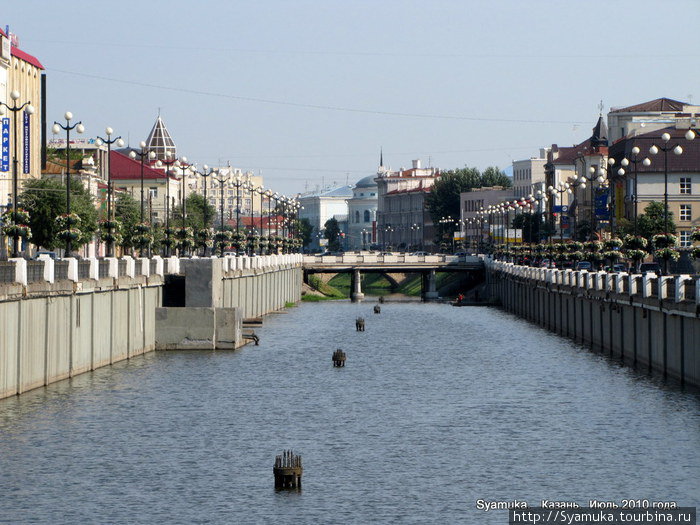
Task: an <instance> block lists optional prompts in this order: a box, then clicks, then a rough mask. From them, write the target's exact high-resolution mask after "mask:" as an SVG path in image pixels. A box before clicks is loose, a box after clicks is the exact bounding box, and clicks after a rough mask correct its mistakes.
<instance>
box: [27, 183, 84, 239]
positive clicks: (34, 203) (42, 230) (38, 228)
mask: <svg viewBox="0 0 700 525" xmlns="http://www.w3.org/2000/svg"><path fill="white" fill-rule="evenodd" d="M18 204H19V206H20V207H21V208H23V209H25V210H27V211H29V216H30V221H29V226H30V227H31V229H32V237H31V239H30V240H31V242H32V243H34V244H35V245H36V246H40V247H43V248H46V249H50V250H53V249H55V248H59V247H63V246H64V244H65V242H64V241H61V240H59V239H58V238H57V237H56V234H57V233H58V232H57V231H56V226H55V221H56V217H58V216H59V215H61V214H64V213H66V211H67V209H66V186H65V184H63V182H61V181H60V180H58V179H55V178H47V179H31V180H27V181H26V182H25V183H24V190H23V191H22V193H21V194H20V195H19V198H18ZM71 213H75V214H77V215H78V216H79V217H80V219H81V222H80V224H79V225H78V226H77V228H78V229H80V231H81V232H82V235H81V236H80V238H79V239H77V240H76V241H74V242H73V246H74V247H75V248H78V247H79V246H82V245H84V244H86V243H88V242H90V240H91V239H92V236H93V234H94V233H95V231H96V230H97V209H96V208H95V204H94V202H93V199H92V196H91V195H90V193H88V191H87V190H86V189H85V186H83V183H82V181H81V180H80V179H78V178H76V177H71Z"/></svg>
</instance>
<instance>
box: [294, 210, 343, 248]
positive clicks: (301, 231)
mask: <svg viewBox="0 0 700 525" xmlns="http://www.w3.org/2000/svg"><path fill="white" fill-rule="evenodd" d="M336 222H337V221H336ZM295 230H296V231H297V232H298V236H299V238H300V239H301V245H302V247H304V248H306V247H307V246H308V245H309V244H311V233H312V232H313V231H314V227H313V226H312V225H311V223H310V222H309V219H307V218H306V217H304V218H303V219H298V220H297V221H296V224H295Z"/></svg>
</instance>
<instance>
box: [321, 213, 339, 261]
mask: <svg viewBox="0 0 700 525" xmlns="http://www.w3.org/2000/svg"><path fill="white" fill-rule="evenodd" d="M323 228H324V229H325V231H324V232H323V236H324V237H325V238H326V239H328V249H329V250H330V251H332V252H337V251H340V226H338V221H337V220H336V219H335V217H331V218H330V219H328V220H327V221H326V224H324V225H323Z"/></svg>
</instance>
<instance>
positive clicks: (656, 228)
mask: <svg viewBox="0 0 700 525" xmlns="http://www.w3.org/2000/svg"><path fill="white" fill-rule="evenodd" d="M628 228H629V231H627V232H626V233H634V225H631V226H628ZM665 230H666V225H665V220H664V204H663V202H656V201H652V202H650V203H649V204H648V205H647V206H646V208H644V213H642V214H641V215H638V216H637V232H638V234H639V235H641V236H642V237H645V238H646V239H647V240H649V241H651V238H652V237H653V236H654V235H657V234H659V233H676V224H675V223H674V222H673V212H672V211H669V212H668V231H665Z"/></svg>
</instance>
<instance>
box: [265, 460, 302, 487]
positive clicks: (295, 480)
mask: <svg viewBox="0 0 700 525" xmlns="http://www.w3.org/2000/svg"><path fill="white" fill-rule="evenodd" d="M272 473H273V474H274V475H275V488H276V489H300V488H301V475H302V474H303V473H304V468H303V467H302V465H301V456H300V455H298V454H294V453H293V452H292V451H291V450H285V451H284V452H282V454H280V455H279V456H276V457H275V465H274V467H272Z"/></svg>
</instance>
